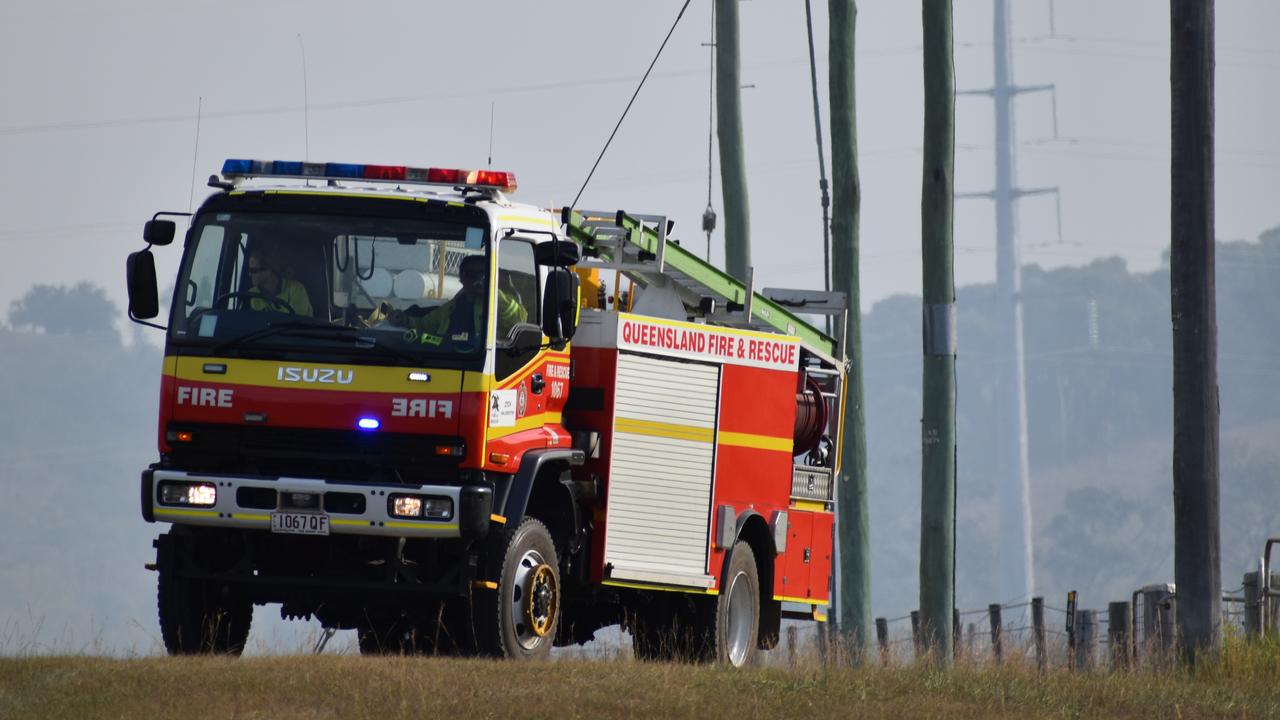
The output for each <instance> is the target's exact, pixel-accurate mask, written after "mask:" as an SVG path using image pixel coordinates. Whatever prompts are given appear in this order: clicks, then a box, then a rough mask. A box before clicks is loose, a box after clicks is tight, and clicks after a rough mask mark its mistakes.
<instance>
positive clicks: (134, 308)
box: [125, 223, 173, 320]
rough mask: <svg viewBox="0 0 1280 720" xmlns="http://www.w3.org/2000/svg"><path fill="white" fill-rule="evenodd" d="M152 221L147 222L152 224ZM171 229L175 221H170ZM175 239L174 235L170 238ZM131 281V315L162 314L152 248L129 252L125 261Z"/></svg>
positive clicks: (140, 317)
mask: <svg viewBox="0 0 1280 720" xmlns="http://www.w3.org/2000/svg"><path fill="white" fill-rule="evenodd" d="M150 224H151V223H147V225H150ZM169 226H170V231H172V229H173V223H169ZM170 239H171V240H172V239H173V238H172V237H171V238H170ZM125 273H126V275H127V277H128V283H129V317H130V318H131V319H134V320H148V319H150V318H153V317H155V316H156V315H159V314H160V298H159V295H158V293H157V292H156V258H155V256H154V255H152V254H151V251H150V250H139V251H137V252H134V253H129V259H128V260H127V261H126V263H125Z"/></svg>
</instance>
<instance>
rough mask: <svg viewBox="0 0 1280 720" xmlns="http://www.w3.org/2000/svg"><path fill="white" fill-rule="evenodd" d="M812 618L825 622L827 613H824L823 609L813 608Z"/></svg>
mask: <svg viewBox="0 0 1280 720" xmlns="http://www.w3.org/2000/svg"><path fill="white" fill-rule="evenodd" d="M813 619H814V620H817V621H818V622H826V621H827V614H826V613H825V612H823V611H821V610H819V609H817V608H814V609H813Z"/></svg>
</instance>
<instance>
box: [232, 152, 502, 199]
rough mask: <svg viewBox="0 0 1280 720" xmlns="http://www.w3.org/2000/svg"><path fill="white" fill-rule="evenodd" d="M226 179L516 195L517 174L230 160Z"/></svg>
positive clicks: (487, 171)
mask: <svg viewBox="0 0 1280 720" xmlns="http://www.w3.org/2000/svg"><path fill="white" fill-rule="evenodd" d="M222 176H223V177H225V178H227V179H232V178H250V177H259V178H263V177H292V178H306V179H309V180H316V179H319V180H325V179H333V180H359V181H361V182H396V183H416V184H420V185H449V186H452V187H483V188H494V189H497V190H505V191H506V192H514V191H515V189H516V176H515V173H511V172H506V171H502V170H458V169H454V168H415V167H407V166H404V165H368V164H359V163H312V162H299V161H296V160H245V159H238V158H231V159H228V160H227V161H226V162H224V163H222Z"/></svg>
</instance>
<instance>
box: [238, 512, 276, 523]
mask: <svg viewBox="0 0 1280 720" xmlns="http://www.w3.org/2000/svg"><path fill="white" fill-rule="evenodd" d="M231 519H233V520H256V521H258V522H270V520H271V516H270V515H241V514H239V513H236V514H234V515H232V516H231Z"/></svg>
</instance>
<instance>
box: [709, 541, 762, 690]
mask: <svg viewBox="0 0 1280 720" xmlns="http://www.w3.org/2000/svg"><path fill="white" fill-rule="evenodd" d="M759 632H760V578H759V573H758V571H757V570H756V557H755V553H753V552H752V551H751V546H750V545H748V544H747V543H745V542H743V541H741V540H739V541H738V542H736V543H734V545H733V549H732V550H731V551H730V553H729V558H728V561H727V562H726V563H725V570H724V577H723V578H722V580H721V583H720V596H719V597H718V598H717V599H716V615H715V649H716V660H718V661H719V662H722V663H727V664H729V665H732V666H733V667H742V666H744V665H748V664H750V663H752V662H754V661H755V658H756V655H757V649H756V643H757V640H758V637H759Z"/></svg>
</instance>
